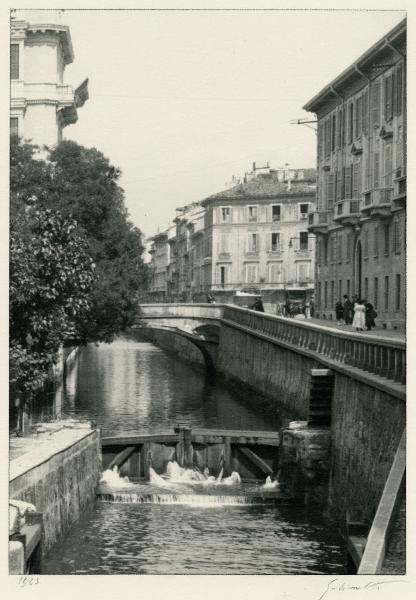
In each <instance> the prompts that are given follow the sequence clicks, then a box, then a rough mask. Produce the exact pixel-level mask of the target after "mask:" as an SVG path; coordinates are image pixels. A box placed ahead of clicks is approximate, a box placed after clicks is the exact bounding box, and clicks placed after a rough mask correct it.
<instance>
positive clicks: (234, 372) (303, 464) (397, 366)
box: [136, 304, 406, 574]
mask: <svg viewBox="0 0 416 600" xmlns="http://www.w3.org/2000/svg"><path fill="white" fill-rule="evenodd" d="M204 327H205V328H208V327H209V328H210V334H209V335H206V337H205V335H204V333H203V331H204V329H203V328H204ZM136 328H137V329H139V330H140V331H141V332H142V333H144V334H145V336H146V337H148V338H149V339H151V340H152V341H153V342H154V343H156V344H157V345H159V346H161V347H162V348H165V349H167V350H169V351H172V352H175V353H176V354H179V355H180V356H181V357H182V358H184V359H185V360H188V361H191V362H194V363H196V364H199V365H201V366H203V365H205V366H207V367H208V369H209V370H210V371H212V370H213V369H215V371H216V372H217V373H218V374H220V375H221V376H222V377H224V378H225V379H226V380H229V381H231V382H236V383H238V384H240V385H244V386H247V387H249V388H250V389H251V390H252V391H258V392H260V393H262V394H265V395H267V396H268V397H269V398H270V399H271V401H272V402H276V403H277V404H280V405H283V406H284V407H286V408H288V409H290V410H291V411H293V412H294V413H295V414H297V415H298V416H299V418H300V419H302V420H303V421H305V422H307V423H309V428H310V427H315V429H316V431H315V432H311V431H310V429H309V433H308V432H307V431H305V429H304V427H303V426H300V427H299V428H298V429H296V428H295V429H294V430H287V431H286V432H284V433H283V435H282V440H281V444H282V447H281V454H282V456H281V460H282V461H283V463H284V464H285V465H286V466H283V468H284V469H285V468H286V469H287V470H288V471H289V472H293V465H294V464H296V465H297V466H298V467H300V468H301V470H302V473H303V475H305V476H306V477H307V473H308V465H313V470H314V474H315V475H314V477H315V476H316V474H317V473H318V472H319V469H321V476H322V477H323V479H325V477H326V476H328V478H329V489H328V499H327V500H328V512H329V513H330V514H332V515H333V516H334V518H336V519H337V520H338V524H339V526H340V529H341V531H342V532H343V533H344V534H345V536H346V537H347V538H348V545H349V553H350V557H351V564H352V569H353V570H355V571H356V570H359V572H360V573H363V572H364V571H363V569H365V570H366V572H367V573H368V574H370V573H381V572H384V573H386V571H385V570H384V569H385V563H386V560H385V557H387V556H388V555H389V543H390V539H391V536H392V535H394V531H395V530H396V529H397V526H396V522H397V518H398V515H403V510H404V509H403V507H405V442H404V432H405V427H406V344H405V341H404V340H401V339H397V338H393V337H388V336H387V335H386V336H385V337H381V336H378V335H372V334H370V333H355V332H347V331H341V330H339V329H335V328H331V327H326V326H322V325H318V324H316V323H313V322H312V323H311V322H308V321H298V320H294V319H288V318H284V317H278V316H275V315H269V314H265V313H259V312H255V311H253V310H249V309H244V308H240V307H237V306H232V305H220V304H142V305H140V307H139V308H138V315H137V322H136ZM205 332H207V329H205ZM202 348H204V351H202ZM207 355H208V356H209V359H208V360H207ZM319 429H320V430H321V431H322V434H323V436H319V435H318V432H319ZM290 465H292V466H290ZM325 473H326V475H325ZM294 485H295V487H296V482H294ZM381 523H382V525H381ZM367 538H368V541H367ZM361 559H362V560H363V561H364V562H363V564H362V565H361ZM401 561H402V563H401V567H400V568H399V571H397V570H396V571H395V572H396V573H398V572H404V570H405V564H404V557H403V556H402V557H401ZM383 565H384V566H383Z"/></svg>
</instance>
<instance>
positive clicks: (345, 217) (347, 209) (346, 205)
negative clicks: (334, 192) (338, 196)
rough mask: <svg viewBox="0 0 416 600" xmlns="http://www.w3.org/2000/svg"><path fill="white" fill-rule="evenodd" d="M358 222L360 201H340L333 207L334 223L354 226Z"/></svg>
mask: <svg viewBox="0 0 416 600" xmlns="http://www.w3.org/2000/svg"><path fill="white" fill-rule="evenodd" d="M359 220H360V201H359V200H341V201H340V202H337V203H336V204H335V207H334V221H335V222H337V223H341V224H342V225H356V224H357V223H358V221H359Z"/></svg>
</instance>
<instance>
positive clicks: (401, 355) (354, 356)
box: [223, 305, 406, 383]
mask: <svg viewBox="0 0 416 600" xmlns="http://www.w3.org/2000/svg"><path fill="white" fill-rule="evenodd" d="M223 320H224V322H229V323H230V324H232V323H235V324H237V325H242V326H244V327H245V328H247V329H250V330H253V331H257V332H259V333H262V334H265V335H267V336H268V337H271V338H274V339H276V340H280V341H282V342H286V343H288V344H290V345H291V346H295V347H298V348H304V349H308V350H313V351H314V352H317V353H318V354H320V355H322V356H325V357H328V358H330V359H332V360H334V361H336V362H340V363H343V364H346V365H350V366H353V367H356V368H359V369H362V370H364V371H367V372H369V373H373V374H374V375H378V376H381V377H385V378H386V379H390V380H393V381H395V382H398V383H405V380H406V372H405V371H406V343H405V342H404V341H402V340H394V339H385V338H379V337H377V336H372V335H370V334H358V333H353V332H347V331H345V332H344V331H340V330H335V329H331V328H329V327H325V326H322V325H316V324H313V323H311V322H310V321H307V322H302V321H298V320H295V319H288V318H284V317H278V316H275V315H267V314H265V313H259V312H255V311H253V310H247V309H242V308H239V307H237V306H230V305H226V306H224V312H223Z"/></svg>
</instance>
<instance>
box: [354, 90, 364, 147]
mask: <svg viewBox="0 0 416 600" xmlns="http://www.w3.org/2000/svg"><path fill="white" fill-rule="evenodd" d="M354 112H355V114H354V121H355V127H354V132H355V137H356V138H357V137H360V135H361V129H362V118H363V115H362V101H361V96H360V97H359V98H357V100H356V101H355V111H354Z"/></svg>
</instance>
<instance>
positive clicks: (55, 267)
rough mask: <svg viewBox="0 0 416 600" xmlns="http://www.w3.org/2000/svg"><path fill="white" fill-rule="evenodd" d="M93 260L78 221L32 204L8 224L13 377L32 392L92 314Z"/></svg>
mask: <svg viewBox="0 0 416 600" xmlns="http://www.w3.org/2000/svg"><path fill="white" fill-rule="evenodd" d="M93 271H94V263H93V260H92V258H91V257H90V255H89V253H88V249H87V243H86V241H85V239H83V238H81V236H80V235H79V232H78V231H77V227H76V223H75V222H74V221H73V220H71V219H68V218H64V217H63V216H62V215H61V214H60V213H59V212H57V211H55V212H53V211H51V210H48V209H35V208H28V210H27V211H26V212H24V213H19V214H18V215H16V216H15V217H14V218H13V219H12V220H11V228H10V367H11V369H10V371H11V373H10V380H11V384H12V386H14V387H15V388H17V389H18V390H20V391H22V392H25V393H28V392H29V393H30V392H32V391H34V390H36V389H37V388H38V387H39V386H40V385H41V384H42V383H43V382H44V381H45V380H46V379H47V377H48V375H49V373H50V369H51V367H52V366H53V364H54V362H55V360H56V356H57V353H58V350H59V347H60V346H61V345H62V344H65V342H67V341H68V340H72V339H73V338H74V337H78V336H79V330H80V325H81V324H82V323H83V321H84V319H85V318H88V314H89V311H90V293H91V290H92V286H93V282H94V272H93Z"/></svg>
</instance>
